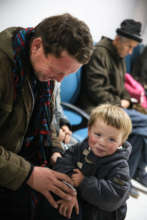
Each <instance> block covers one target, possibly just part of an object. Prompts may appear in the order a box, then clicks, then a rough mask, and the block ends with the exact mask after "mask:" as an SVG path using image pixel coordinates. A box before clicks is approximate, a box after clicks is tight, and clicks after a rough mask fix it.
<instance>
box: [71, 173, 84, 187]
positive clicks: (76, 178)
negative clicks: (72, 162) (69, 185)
mask: <svg viewBox="0 0 147 220" xmlns="http://www.w3.org/2000/svg"><path fill="white" fill-rule="evenodd" d="M73 171H74V174H72V176H71V178H72V181H73V183H74V186H76V187H78V186H79V185H80V183H81V182H82V181H83V179H84V175H83V174H82V172H81V171H80V170H79V169H74V170H73Z"/></svg>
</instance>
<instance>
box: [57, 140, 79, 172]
mask: <svg viewBox="0 0 147 220" xmlns="http://www.w3.org/2000/svg"><path fill="white" fill-rule="evenodd" d="M79 151H80V147H79V143H78V144H76V145H73V146H71V147H70V148H69V149H68V150H67V151H65V153H64V155H63V157H60V158H58V159H57V162H56V164H55V167H54V169H55V170H57V171H59V172H62V173H66V174H67V175H69V176H71V175H72V173H73V169H75V168H76V161H78V159H79V158H78V157H79V155H80V153H79Z"/></svg>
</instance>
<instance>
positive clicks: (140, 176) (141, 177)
mask: <svg viewBox="0 0 147 220" xmlns="http://www.w3.org/2000/svg"><path fill="white" fill-rule="evenodd" d="M133 179H135V180H136V181H137V182H139V183H140V184H142V185H143V186H145V187H147V172H145V171H144V172H138V173H137V174H136V175H135V176H134V177H133Z"/></svg>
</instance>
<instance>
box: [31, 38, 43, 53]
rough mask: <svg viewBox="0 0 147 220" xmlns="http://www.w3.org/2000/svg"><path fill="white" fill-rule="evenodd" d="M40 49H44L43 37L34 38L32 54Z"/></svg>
mask: <svg viewBox="0 0 147 220" xmlns="http://www.w3.org/2000/svg"><path fill="white" fill-rule="evenodd" d="M40 48H42V39H41V37H37V38H34V39H33V40H32V43H31V53H36V52H37V51H38V50H39V49H40Z"/></svg>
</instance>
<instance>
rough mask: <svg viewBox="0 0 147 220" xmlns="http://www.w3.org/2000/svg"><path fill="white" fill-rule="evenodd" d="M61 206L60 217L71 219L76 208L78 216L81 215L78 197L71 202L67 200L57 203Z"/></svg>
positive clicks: (74, 197)
mask: <svg viewBox="0 0 147 220" xmlns="http://www.w3.org/2000/svg"><path fill="white" fill-rule="evenodd" d="M57 203H58V205H59V208H58V210H59V213H60V215H63V216H64V217H66V218H71V214H72V210H73V208H74V207H75V211H76V214H77V215H78V214H79V204H78V201H77V198H76V196H73V197H72V199H71V200H70V201H67V200H58V201H57Z"/></svg>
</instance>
